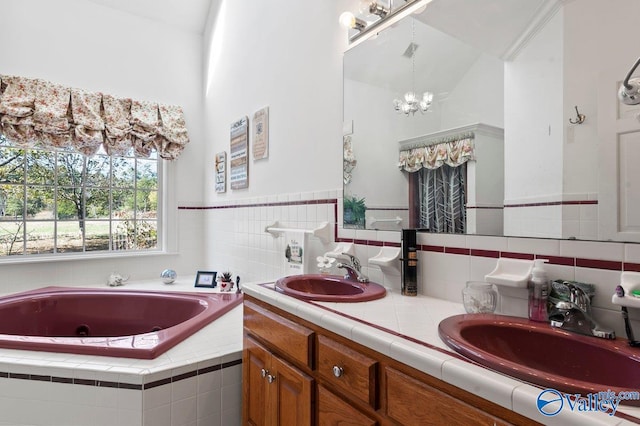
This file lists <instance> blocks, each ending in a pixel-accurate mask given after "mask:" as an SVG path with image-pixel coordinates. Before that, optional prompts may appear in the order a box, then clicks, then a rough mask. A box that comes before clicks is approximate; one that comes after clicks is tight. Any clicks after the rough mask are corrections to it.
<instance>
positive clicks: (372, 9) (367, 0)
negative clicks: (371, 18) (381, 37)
mask: <svg viewBox="0 0 640 426" xmlns="http://www.w3.org/2000/svg"><path fill="white" fill-rule="evenodd" d="M360 13H363V14H365V15H377V16H379V17H380V19H384V18H385V17H386V16H387V14H388V13H389V8H388V7H384V6H382V5H381V4H380V3H378V2H377V1H376V0H373V1H372V0H361V1H360Z"/></svg>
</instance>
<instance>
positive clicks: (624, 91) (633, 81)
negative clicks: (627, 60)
mask: <svg viewBox="0 0 640 426" xmlns="http://www.w3.org/2000/svg"><path fill="white" fill-rule="evenodd" d="M638 65H640V58H638V59H637V60H636V63H635V64H633V66H632V67H631V69H630V70H629V72H628V73H627V76H626V77H625V79H624V81H623V82H622V84H621V85H620V89H619V90H618V99H619V100H620V102H622V103H623V104H625V105H638V104H640V78H637V77H636V78H631V74H633V72H634V71H635V70H636V68H638Z"/></svg>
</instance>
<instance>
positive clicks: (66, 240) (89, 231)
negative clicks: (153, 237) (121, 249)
mask: <svg viewBox="0 0 640 426" xmlns="http://www.w3.org/2000/svg"><path fill="white" fill-rule="evenodd" d="M114 225H115V223H114ZM26 226H27V248H26V254H38V253H52V252H53V246H54V230H55V226H54V222H53V221H27V222H26ZM22 232H23V229H22V222H16V221H14V220H6V219H5V220H0V256H6V255H9V254H23V252H22V245H23V238H22ZM109 232H110V229H109V221H108V220H105V221H96V220H87V221H85V241H84V245H85V247H86V250H88V251H100V250H109ZM16 234H17V237H16V239H15V241H14V242H12V241H13V239H14V237H15V236H16ZM123 238H125V239H126V237H123ZM152 244H153V243H152ZM82 245H83V241H82V235H81V233H80V225H79V224H78V221H77V220H74V221H64V222H63V221H58V224H57V249H58V251H59V252H67V251H82ZM10 252H11V253H10Z"/></svg>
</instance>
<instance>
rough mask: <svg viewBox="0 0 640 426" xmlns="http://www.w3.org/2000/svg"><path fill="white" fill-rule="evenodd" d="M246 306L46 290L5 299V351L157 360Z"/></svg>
mask: <svg viewBox="0 0 640 426" xmlns="http://www.w3.org/2000/svg"><path fill="white" fill-rule="evenodd" d="M241 302H242V295H241V294H235V293H228V294H224V293H178V292H168V293H162V292H153V291H136V290H111V289H107V290H101V289H84V288H66V287H45V288H42V289H38V290H33V291H28V292H24V293H18V294H14V295H10V296H6V297H1V298H0V348H7V349H25V350H32V351H48V352H66V353H74V354H84V355H102V356H113V357H126V358H140V359H153V358H155V357H157V356H158V355H160V354H162V353H164V352H166V351H167V350H169V349H170V348H172V347H173V346H175V345H177V344H178V343H180V342H181V341H183V340H184V339H186V338H187V337H189V336H191V335H192V334H194V333H195V332H196V331H198V330H200V329H201V328H203V327H204V326H206V325H207V324H209V323H211V322H212V321H214V320H215V319H216V318H219V317H221V316H222V315H224V314H225V313H227V312H228V311H230V310H231V309H233V308H234V307H235V306H237V305H238V304H240V303H241Z"/></svg>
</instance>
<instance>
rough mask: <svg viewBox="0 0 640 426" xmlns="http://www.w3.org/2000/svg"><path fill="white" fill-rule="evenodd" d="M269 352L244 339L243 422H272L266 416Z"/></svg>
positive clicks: (264, 423) (256, 423) (266, 423)
mask: <svg viewBox="0 0 640 426" xmlns="http://www.w3.org/2000/svg"><path fill="white" fill-rule="evenodd" d="M270 359H271V354H270V353H269V352H268V351H267V350H266V349H265V348H263V347H262V346H260V345H259V344H257V343H256V342H255V341H253V340H252V339H244V350H243V354H242V367H243V368H242V376H243V377H242V379H243V383H244V386H243V390H242V393H243V395H242V396H243V402H242V406H243V410H242V411H243V417H244V421H243V424H246V425H256V426H265V425H270V424H274V422H273V421H272V420H270V419H269V418H267V385H268V382H267V380H266V375H267V374H268V373H269V363H270Z"/></svg>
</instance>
